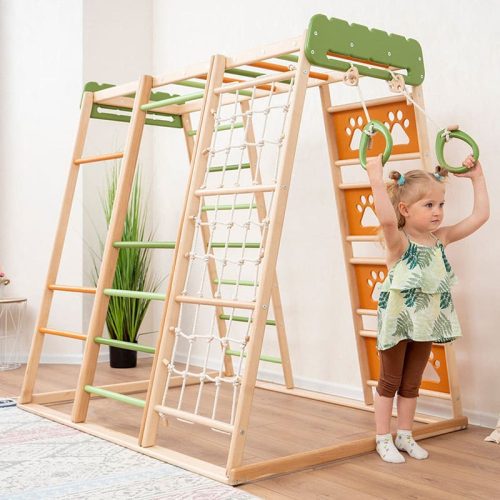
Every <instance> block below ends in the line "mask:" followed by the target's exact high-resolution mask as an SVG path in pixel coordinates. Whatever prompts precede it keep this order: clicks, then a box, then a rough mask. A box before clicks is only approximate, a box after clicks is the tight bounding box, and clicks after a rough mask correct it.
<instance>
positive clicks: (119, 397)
mask: <svg viewBox="0 0 500 500" xmlns="http://www.w3.org/2000/svg"><path fill="white" fill-rule="evenodd" d="M85 392H88V393H89V394H95V395H96V396H102V397H103V398H108V399H114V400H115V401H120V402H121V403H127V404H129V405H132V406H137V407H138V408H144V407H145V406H146V401H144V400H142V399H138V398H133V397H132V396H127V395H125V394H120V393H118V392H113V391H108V390H106V389H101V388H100V387H94V386H92V385H86V386H85Z"/></svg>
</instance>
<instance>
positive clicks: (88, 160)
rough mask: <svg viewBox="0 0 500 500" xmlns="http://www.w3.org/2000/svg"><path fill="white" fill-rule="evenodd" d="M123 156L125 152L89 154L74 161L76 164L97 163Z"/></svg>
mask: <svg viewBox="0 0 500 500" xmlns="http://www.w3.org/2000/svg"><path fill="white" fill-rule="evenodd" d="M118 158H123V153H110V154H107V155H100V156H88V157H87V158H78V159H77V160H75V161H74V163H75V165H82V164H83V163H96V162H98V161H108V160H116V159H118Z"/></svg>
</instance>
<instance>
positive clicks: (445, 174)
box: [434, 165, 449, 177]
mask: <svg viewBox="0 0 500 500" xmlns="http://www.w3.org/2000/svg"><path fill="white" fill-rule="evenodd" d="M434 172H435V173H436V174H438V175H440V176H441V177H448V174H449V172H448V170H446V169H445V168H443V167H442V166H441V165H436V168H435V169H434Z"/></svg>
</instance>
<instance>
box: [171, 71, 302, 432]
mask: <svg viewBox="0 0 500 500" xmlns="http://www.w3.org/2000/svg"><path fill="white" fill-rule="evenodd" d="M257 86H258V82H257V81H256V82H255V86H254V87H252V88H251V89H250V92H251V96H248V90H247V91H245V92H240V91H235V92H234V93H233V96H234V99H233V100H232V103H231V104H229V105H228V104H225V105H224V106H223V105H221V104H219V107H218V109H217V111H216V112H214V118H215V124H214V130H213V135H212V141H211V145H210V148H209V149H208V151H207V152H206V154H208V161H207V167H206V171H205V176H204V180H203V183H202V185H201V186H200V188H199V189H202V190H207V191H208V190H214V189H219V188H241V187H252V186H260V185H265V186H269V185H276V183H277V177H278V167H279V163H280V158H281V155H282V150H283V144H284V139H285V130H286V123H287V118H288V117H289V108H290V103H291V98H292V95H293V90H294V79H293V78H292V79H291V80H290V81H287V82H281V83H279V84H278V83H271V84H270V87H271V88H270V90H269V91H268V94H267V95H266V96H265V97H259V96H258V94H257V92H258V90H257ZM284 89H286V90H285V91H284ZM242 98H246V99H247V102H248V111H245V112H243V111H242V110H241V100H242ZM219 103H222V99H219ZM241 124H243V126H241ZM227 125H229V128H226V129H225V130H219V128H220V127H221V126H226V127H227ZM250 152H252V153H253V155H250ZM251 156H252V157H253V158H254V159H255V161H254V163H253V166H254V168H253V169H251V168H249V163H250V161H251ZM257 196H262V197H263V199H264V202H265V206H266V207H267V208H268V209H269V212H270V208H271V206H272V202H273V196H274V191H270V192H266V193H263V194H261V195H257ZM257 201H258V200H257V197H256V193H255V192H253V193H237V194H234V193H233V194H223V195H222V194H217V195H210V196H209V195H206V196H203V197H202V202H201V204H200V209H199V211H198V213H197V214H196V215H193V216H192V217H191V219H192V223H193V224H194V225H195V235H194V238H193V243H192V247H191V250H190V252H189V254H188V255H187V256H186V257H187V258H189V266H188V271H187V276H186V281H185V284H184V289H183V291H182V294H183V295H185V296H189V297H199V298H207V297H208V298H216V299H222V300H231V301H239V302H245V303H251V302H255V300H256V295H257V290H258V286H259V281H260V280H261V276H260V271H261V262H262V259H263V258H264V255H265V253H266V239H267V233H268V229H269V224H270V220H269V218H268V216H266V217H259V213H258V210H257ZM269 212H267V213H269ZM261 214H262V212H261ZM203 231H204V232H205V236H206V239H205V241H206V243H207V247H208V248H207V249H205V246H204V245H203V235H202V232H203ZM209 265H214V266H215V269H216V275H217V279H216V280H215V283H210V275H209ZM212 287H213V288H212ZM218 314H220V309H219V310H217V308H216V307H215V306H213V305H201V304H191V303H189V304H188V303H182V304H181V306H180V315H179V319H178V322H177V325H175V327H174V334H175V342H174V347H173V352H172V356H171V359H170V360H166V359H165V360H163V363H164V364H165V365H166V366H167V371H168V376H167V382H166V386H165V391H164V395H163V401H162V406H163V407H168V408H173V409H176V410H182V411H185V412H189V413H193V414H194V415H201V416H203V417H208V418H210V419H213V420H217V421H221V422H224V423H229V424H232V423H233V422H234V418H235V413H236V404H237V400H238V394H239V388H240V384H241V380H242V376H243V373H244V367H245V356H246V349H247V346H248V343H249V341H250V331H251V322H252V315H253V310H252V309H243V308H242V309H240V308H227V307H226V308H224V310H223V315H222V318H220V319H224V320H225V325H226V326H225V334H223V335H222V336H221V334H220V332H219V329H218V325H217V322H218V319H219V318H218V317H217V315H218ZM228 349H231V350H232V352H233V357H232V360H233V373H232V374H227V373H226V370H225V355H226V352H227V350H228ZM174 376H178V377H181V380H182V384H181V386H180V389H179V390H175V391H174V390H171V388H170V384H171V380H172V378H173V377H174ZM190 382H191V383H192V382H195V383H196V385H195V386H194V388H193V389H194V390H196V391H197V394H196V397H195V398H193V397H190V398H186V397H185V395H186V392H187V387H188V385H189V383H190ZM187 399H188V400H187ZM221 400H224V404H221Z"/></svg>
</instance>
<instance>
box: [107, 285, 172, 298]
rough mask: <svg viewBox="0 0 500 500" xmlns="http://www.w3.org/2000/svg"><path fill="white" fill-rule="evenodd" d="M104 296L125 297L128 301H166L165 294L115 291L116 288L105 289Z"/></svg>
mask: <svg viewBox="0 0 500 500" xmlns="http://www.w3.org/2000/svg"><path fill="white" fill-rule="evenodd" d="M104 295H107V296H108V297H125V298H127V299H146V300H165V294H164V293H153V292H136V291H134V290H115V289H114V288H105V289H104Z"/></svg>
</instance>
